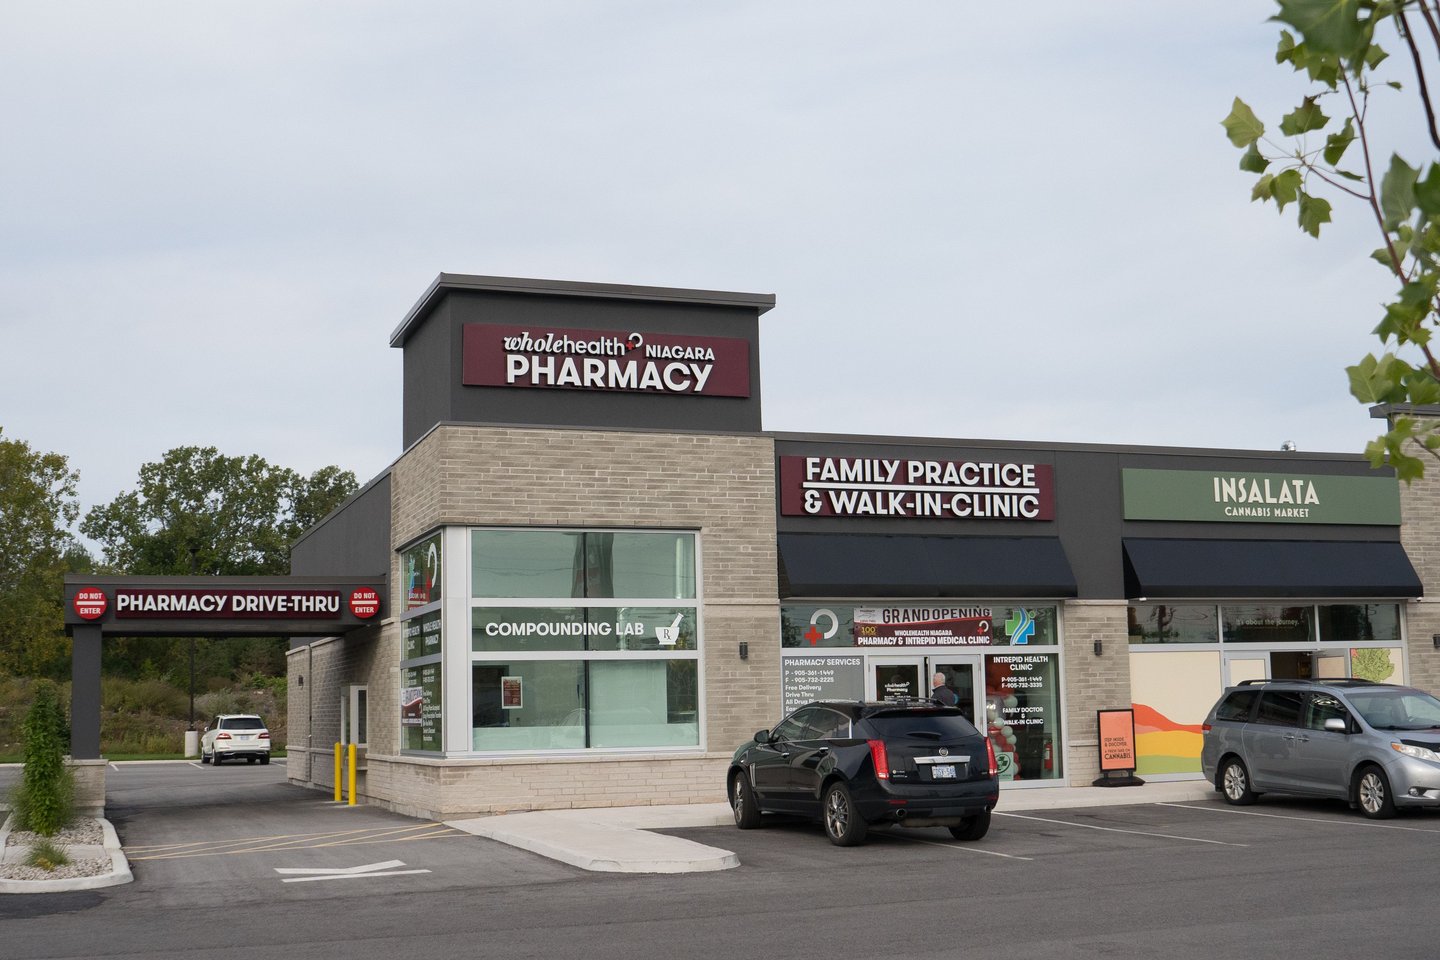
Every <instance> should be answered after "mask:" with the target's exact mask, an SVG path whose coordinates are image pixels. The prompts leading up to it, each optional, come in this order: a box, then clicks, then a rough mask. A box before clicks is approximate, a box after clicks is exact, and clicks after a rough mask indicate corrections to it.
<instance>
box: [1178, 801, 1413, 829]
mask: <svg viewBox="0 0 1440 960" xmlns="http://www.w3.org/2000/svg"><path fill="white" fill-rule="evenodd" d="M1155 806H1157V807H1179V808H1180V809H1182V810H1204V811H1205V812H1207V813H1234V814H1238V815H1240V816H1242V817H1267V818H1269V819H1271V820H1299V821H1301V822H1303V823H1329V824H1334V825H1335V826H1338V827H1374V828H1375V829H1378V830H1406V831H1409V832H1410V833H1440V830H1426V829H1425V828H1424V827H1402V826H1400V825H1399V824H1398V823H1376V822H1374V821H1373V820H1362V819H1359V818H1358V817H1357V818H1356V819H1353V820H1336V819H1333V818H1330V817H1295V816H1290V815H1288V814H1284V813H1261V812H1260V811H1258V810H1235V809H1233V808H1231V807H1218V806H1216V807H1199V806H1191V805H1190V804H1188V803H1157V804H1155Z"/></svg>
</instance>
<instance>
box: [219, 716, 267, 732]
mask: <svg viewBox="0 0 1440 960" xmlns="http://www.w3.org/2000/svg"><path fill="white" fill-rule="evenodd" d="M220 729H222V730H264V729H265V724H264V723H262V722H261V721H260V718H259V717H226V718H225V719H224V720H221V721H220Z"/></svg>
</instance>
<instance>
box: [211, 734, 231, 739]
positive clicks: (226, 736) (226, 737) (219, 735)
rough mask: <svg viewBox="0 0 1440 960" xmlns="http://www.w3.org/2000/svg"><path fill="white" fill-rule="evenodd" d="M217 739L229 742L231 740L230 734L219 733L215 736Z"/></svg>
mask: <svg viewBox="0 0 1440 960" xmlns="http://www.w3.org/2000/svg"><path fill="white" fill-rule="evenodd" d="M215 739H216V740H229V739H230V734H228V733H217V734H215Z"/></svg>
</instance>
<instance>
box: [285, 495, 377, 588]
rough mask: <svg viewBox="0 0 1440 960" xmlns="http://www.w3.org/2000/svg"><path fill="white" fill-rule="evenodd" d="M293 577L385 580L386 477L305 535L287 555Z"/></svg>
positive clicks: (342, 505)
mask: <svg viewBox="0 0 1440 960" xmlns="http://www.w3.org/2000/svg"><path fill="white" fill-rule="evenodd" d="M290 573H291V574H292V575H294V576H297V577H304V576H313V577H385V578H386V579H387V583H388V578H389V575H390V473H389V471H386V472H385V473H383V474H381V475H380V476H379V477H377V478H376V479H375V480H373V481H372V482H371V483H370V484H369V485H368V486H366V487H365V488H364V489H363V490H361V491H360V492H358V493H357V494H355V496H353V497H352V498H350V499H349V500H347V501H346V502H345V503H343V504H341V506H340V508H339V509H337V510H336V511H335V512H334V513H332V514H330V516H328V517H326V518H325V519H324V520H322V521H320V522H319V523H318V524H316V525H315V526H314V527H311V528H310V529H309V530H308V531H306V533H305V535H304V536H303V537H301V538H300V539H299V540H298V541H297V542H296V543H295V546H294V547H292V548H291V550H290Z"/></svg>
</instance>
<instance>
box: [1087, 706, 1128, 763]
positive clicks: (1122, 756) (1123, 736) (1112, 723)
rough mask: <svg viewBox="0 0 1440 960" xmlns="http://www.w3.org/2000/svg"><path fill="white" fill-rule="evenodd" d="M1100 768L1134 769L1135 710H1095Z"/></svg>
mask: <svg viewBox="0 0 1440 960" xmlns="http://www.w3.org/2000/svg"><path fill="white" fill-rule="evenodd" d="M1095 716H1096V720H1097V721H1098V723H1099V727H1100V770H1101V771H1102V772H1104V771H1108V770H1134V769H1135V711H1134V710H1097V711H1096V714H1095Z"/></svg>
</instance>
